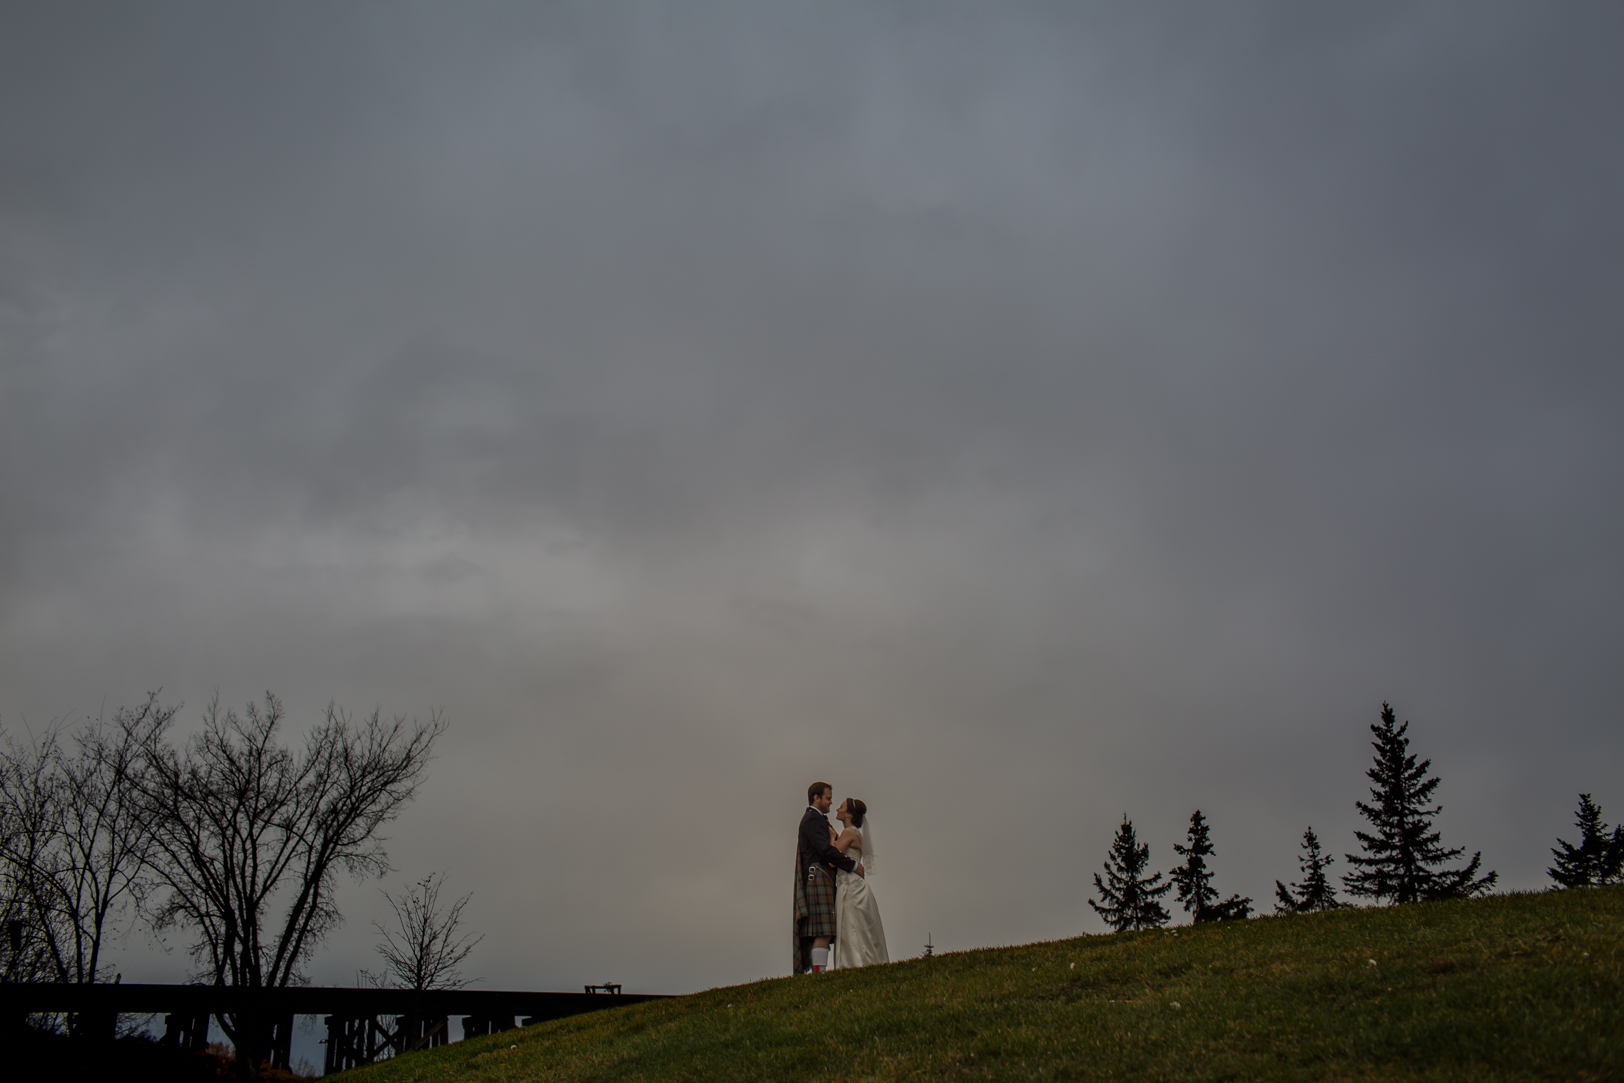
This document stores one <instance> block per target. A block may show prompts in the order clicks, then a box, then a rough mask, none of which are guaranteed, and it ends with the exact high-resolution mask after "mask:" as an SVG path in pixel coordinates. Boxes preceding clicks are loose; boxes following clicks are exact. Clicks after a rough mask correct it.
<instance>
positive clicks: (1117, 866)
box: [1088, 813, 1173, 933]
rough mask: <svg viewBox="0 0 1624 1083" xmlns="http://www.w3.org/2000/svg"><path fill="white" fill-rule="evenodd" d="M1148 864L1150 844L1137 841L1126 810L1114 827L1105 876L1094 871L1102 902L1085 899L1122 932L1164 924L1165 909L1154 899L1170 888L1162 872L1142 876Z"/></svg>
mask: <svg viewBox="0 0 1624 1083" xmlns="http://www.w3.org/2000/svg"><path fill="white" fill-rule="evenodd" d="M1149 865H1150V846H1149V845H1144V846H1141V845H1139V840H1138V838H1137V837H1136V836H1135V835H1134V832H1133V823H1132V822H1131V821H1129V819H1128V814H1127V813H1123V814H1122V826H1121V827H1119V828H1117V833H1116V838H1115V839H1114V840H1113V841H1112V843H1111V852H1110V854H1109V855H1108V856H1107V857H1106V860H1105V880H1104V881H1103V882H1102V881H1101V880H1100V874H1099V873H1095V874H1094V888H1095V890H1097V891H1098V892H1099V893H1100V899H1101V902H1103V904H1104V905H1101V903H1097V902H1095V901H1094V900H1093V899H1089V900H1088V905H1089V906H1092V907H1093V908H1094V910H1095V912H1097V913H1098V914H1099V915H1100V917H1102V918H1104V919H1105V920H1106V922H1107V923H1108V924H1109V925H1110V926H1111V928H1113V929H1115V930H1116V931H1117V932H1119V933H1120V932H1121V931H1122V930H1124V929H1159V928H1161V927H1162V926H1163V925H1166V924H1167V911H1166V910H1164V909H1162V904H1161V903H1159V902H1157V901H1156V900H1157V899H1159V898H1161V897H1162V896H1163V895H1166V894H1167V893H1168V892H1169V891H1171V890H1172V889H1173V885H1172V884H1164V883H1162V874H1161V873H1159V872H1158V873H1156V874H1155V875H1153V876H1145V875H1144V872H1145V869H1146V868H1147V867H1148V866H1149Z"/></svg>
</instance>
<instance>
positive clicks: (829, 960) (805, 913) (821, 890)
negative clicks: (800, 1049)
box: [794, 782, 891, 974]
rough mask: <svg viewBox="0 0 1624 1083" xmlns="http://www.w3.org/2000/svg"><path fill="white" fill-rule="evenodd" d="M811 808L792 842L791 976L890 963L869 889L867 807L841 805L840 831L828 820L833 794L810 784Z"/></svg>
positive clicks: (870, 837) (823, 786)
mask: <svg viewBox="0 0 1624 1083" xmlns="http://www.w3.org/2000/svg"><path fill="white" fill-rule="evenodd" d="M806 802H807V808H806V812H805V813H804V814H802V816H801V829H800V831H799V832H798V833H797V835H796V840H795V963H794V972H795V973H797V974H805V973H808V972H810V973H817V972H819V971H823V970H832V969H837V968H846V967H854V966H871V965H873V964H875V963H888V962H890V961H891V957H890V956H889V955H887V954H886V951H885V928H884V926H882V925H881V924H880V904H879V902H878V901H877V900H876V899H875V898H874V893H873V892H872V891H871V890H869V886H868V873H869V872H870V871H872V870H873V868H874V829H873V827H872V826H871V825H870V823H869V819H868V806H867V805H865V804H864V803H863V802H861V801H859V800H858V799H857V798H855V797H848V798H846V799H845V800H844V801H842V802H841V803H840V808H838V809H836V810H835V819H837V820H839V821H840V824H841V829H840V830H838V831H837V830H835V827H834V825H833V824H831V823H830V822H829V818H828V817H829V808H830V806H831V805H833V804H834V787H832V786H830V785H829V784H828V783H827V782H814V783H812V785H811V786H808V787H807V790H806ZM831 943H832V944H834V948H833V949H832V950H831V949H830V947H829V945H830V944H831Z"/></svg>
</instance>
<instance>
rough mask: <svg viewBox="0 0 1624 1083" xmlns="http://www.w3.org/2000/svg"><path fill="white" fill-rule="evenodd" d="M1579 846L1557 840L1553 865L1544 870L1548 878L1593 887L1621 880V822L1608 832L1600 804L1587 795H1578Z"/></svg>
mask: <svg viewBox="0 0 1624 1083" xmlns="http://www.w3.org/2000/svg"><path fill="white" fill-rule="evenodd" d="M1577 823H1578V825H1579V845H1577V846H1573V845H1571V844H1569V843H1566V842H1563V841H1562V840H1561V839H1557V840H1556V848H1554V849H1552V850H1551V853H1553V854H1555V855H1556V865H1555V867H1553V868H1550V869H1547V870H1546V871H1547V872H1549V873H1550V875H1551V879H1552V880H1555V881H1556V882H1557V883H1559V884H1561V885H1562V886H1563V887H1592V886H1600V885H1602V884H1617V883H1620V882H1624V877H1621V875H1620V874H1621V872H1624V869H1621V866H1624V824H1620V825H1619V826H1618V827H1615V828H1613V830H1612V832H1611V833H1609V832H1608V830H1607V825H1606V824H1605V823H1603V822H1602V818H1601V806H1599V805H1597V804H1596V803H1595V802H1594V801H1592V800H1590V795H1589V794H1587V793H1582V794H1580V795H1579V815H1578V819H1577Z"/></svg>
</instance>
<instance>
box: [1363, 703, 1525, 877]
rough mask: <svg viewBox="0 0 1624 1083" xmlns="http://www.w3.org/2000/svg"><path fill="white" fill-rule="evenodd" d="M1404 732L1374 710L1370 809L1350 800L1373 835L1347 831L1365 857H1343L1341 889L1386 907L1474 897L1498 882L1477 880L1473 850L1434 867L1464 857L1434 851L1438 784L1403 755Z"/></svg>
mask: <svg viewBox="0 0 1624 1083" xmlns="http://www.w3.org/2000/svg"><path fill="white" fill-rule="evenodd" d="M1409 728H1410V724H1409V723H1408V722H1405V723H1404V724H1403V725H1402V726H1401V725H1399V724H1398V719H1397V717H1396V716H1395V715H1394V713H1393V708H1392V707H1391V706H1389V705H1388V704H1386V703H1383V704H1382V714H1381V722H1380V724H1372V725H1371V727H1370V732H1371V733H1373V734H1375V735H1376V739H1375V740H1374V741H1372V742H1371V747H1372V748H1374V749H1375V750H1376V756H1375V760H1376V762H1375V764H1374V766H1372V767H1371V768H1370V769H1369V770H1368V771H1366V772H1365V774H1366V776H1368V777H1369V779H1370V781H1371V787H1370V796H1371V797H1372V798H1373V803H1371V804H1368V805H1367V804H1365V803H1364V802H1363V801H1356V802H1354V807H1356V808H1357V809H1358V810H1359V813H1360V814H1361V815H1362V816H1364V818H1365V819H1367V820H1369V821H1370V825H1371V827H1372V829H1373V830H1372V831H1371V832H1368V833H1367V832H1364V831H1355V832H1354V835H1355V836H1356V837H1357V838H1358V839H1359V843H1360V845H1361V846H1362V847H1363V848H1364V852H1365V856H1364V857H1355V856H1353V855H1352V854H1347V855H1346V857H1347V859H1348V864H1350V865H1352V866H1353V868H1354V871H1353V872H1349V873H1346V874H1344V875H1343V877H1342V883H1343V886H1345V887H1346V888H1347V889H1348V893H1349V894H1350V895H1361V896H1364V897H1366V898H1375V899H1385V900H1387V901H1388V902H1391V903H1410V902H1417V901H1420V900H1423V899H1455V898H1465V897H1467V896H1470V895H1480V894H1482V893H1483V892H1485V891H1487V890H1488V889H1489V888H1491V887H1493V886H1494V883H1495V881H1496V880H1498V879H1499V874H1498V873H1495V872H1489V873H1486V874H1485V875H1483V876H1479V875H1478V868H1479V866H1481V865H1482V863H1483V854H1482V852H1481V851H1479V852H1478V853H1475V854H1473V855H1472V860H1471V861H1470V862H1468V863H1467V864H1466V866H1465V867H1464V868H1459V869H1439V868H1437V866H1439V865H1442V864H1443V863H1444V862H1446V861H1453V860H1455V859H1456V858H1458V857H1460V856H1461V855H1462V854H1464V853H1465V852H1466V851H1465V849H1464V848H1463V847H1457V848H1455V849H1452V850H1446V849H1444V848H1443V847H1442V846H1440V845H1439V838H1440V835H1439V833H1438V832H1436V831H1434V830H1433V829H1432V818H1433V817H1434V816H1436V815H1437V814H1438V813H1439V812H1441V811H1442V806H1440V805H1433V804H1432V803H1431V802H1432V795H1433V792H1434V791H1435V790H1437V788H1438V781H1439V780H1438V778H1437V777H1436V776H1434V777H1431V778H1429V777H1427V772H1428V771H1429V770H1431V769H1432V761H1431V760H1423V761H1421V762H1420V763H1416V760H1415V757H1414V756H1413V755H1410V753H1409V749H1410V739H1409V737H1407V736H1406V732H1407V731H1408V730H1409Z"/></svg>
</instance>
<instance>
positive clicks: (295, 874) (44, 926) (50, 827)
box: [0, 693, 445, 1074]
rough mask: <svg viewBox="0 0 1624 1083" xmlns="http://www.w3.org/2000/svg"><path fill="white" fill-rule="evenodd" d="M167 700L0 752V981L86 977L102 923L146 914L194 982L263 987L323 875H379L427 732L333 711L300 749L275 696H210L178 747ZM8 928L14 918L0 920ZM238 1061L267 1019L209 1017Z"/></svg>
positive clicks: (329, 899)
mask: <svg viewBox="0 0 1624 1083" xmlns="http://www.w3.org/2000/svg"><path fill="white" fill-rule="evenodd" d="M178 710H179V708H178V706H177V707H165V706H162V705H161V704H159V702H158V698H157V696H156V695H153V696H149V697H148V700H147V702H146V704H145V705H144V706H142V707H141V708H138V709H133V710H126V709H121V710H120V711H119V712H118V713H117V714H115V715H114V717H113V720H112V722H111V724H108V725H103V724H101V723H96V724H93V725H91V726H89V727H87V728H86V729H85V731H84V732H82V733H80V734H79V735H78V736H77V737H75V738H74V750H73V751H72V752H70V751H69V750H68V749H67V748H66V747H65V744H64V741H63V739H62V736H61V734H60V733H59V732H56V731H53V732H51V733H49V734H47V736H46V737H45V738H44V739H42V740H40V741H38V742H35V743H33V744H32V745H23V744H20V743H18V742H15V741H12V742H9V743H8V744H7V745H6V747H5V748H4V750H3V751H0V877H3V879H0V892H3V895H0V903H3V905H4V908H5V911H6V919H7V921H8V932H9V933H11V934H12V935H11V939H12V942H13V945H14V946H15V948H16V950H12V951H10V952H9V958H8V965H7V970H6V973H5V978H6V980H12V981H18V980H22V981H39V980H44V981H66V982H81V983H83V982H97V981H105V980H108V979H109V978H110V977H112V975H110V974H109V973H107V968H106V966H105V965H104V964H103V962H102V956H101V953H102V949H103V947H104V945H105V944H106V943H107V942H108V938H109V936H110V935H111V933H112V929H113V926H114V925H116V924H118V923H120V922H128V921H129V920H133V918H134V917H136V916H137V915H139V916H142V917H144V918H146V920H148V921H149V922H150V924H151V926H152V928H153V929H154V930H156V931H158V932H160V933H161V932H164V931H167V930H172V929H175V930H184V931H185V932H188V933H190V934H191V935H192V938H193V939H192V943H191V946H190V950H191V954H192V958H193V960H194V962H195V963H196V965H197V969H196V971H195V972H194V979H195V980H197V981H200V982H204V983H208V984H213V985H229V986H236V987H243V988H251V989H258V988H273V987H281V986H287V985H292V984H298V983H300V982H302V981H303V980H305V979H304V975H303V973H302V972H301V967H302V965H303V964H304V963H305V962H306V961H307V960H308V959H309V958H310V956H311V954H312V952H313V951H314V950H315V948H316V947H317V945H318V944H319V943H320V942H321V941H322V939H323V938H324V937H325V936H326V935H327V934H328V933H329V932H330V931H331V930H332V929H333V927H334V926H335V925H336V924H337V923H338V921H339V920H340V915H339V912H338V909H337V907H336V905H335V904H334V899H333V893H334V889H335V886H336V880H337V877H338V875H339V874H340V873H345V874H348V875H351V876H354V877H357V878H364V877H367V876H379V875H382V874H383V873H384V872H385V871H387V869H388V864H387V858H386V855H385V852H384V848H383V843H384V838H383V834H382V831H383V829H384V828H385V827H386V826H387V825H388V824H389V823H390V822H391V821H392V820H393V819H394V818H395V817H396V816H397V815H399V813H400V811H401V809H402V808H403V807H404V806H405V804H406V803H407V802H409V801H410V800H411V799H412V798H413V796H414V795H415V794H416V790H417V786H418V783H419V782H420V781H421V780H422V777H423V774H424V772H425V770H426V769H427V766H428V762H429V758H430V756H431V754H432V752H433V748H434V744H435V742H436V740H437V739H438V738H439V736H440V734H441V733H443V732H444V728H445V726H444V722H443V720H442V718H441V717H440V716H439V715H438V714H435V715H434V716H432V717H431V718H430V720H429V721H428V722H427V723H419V722H415V721H410V722H409V721H407V720H406V719H405V718H401V717H397V718H394V719H392V720H391V719H385V718H383V717H382V715H381V713H379V712H374V713H373V714H372V715H371V716H370V717H368V718H364V719H361V720H359V721H357V720H356V719H354V718H352V717H351V716H350V715H348V714H346V713H344V712H343V711H341V710H339V709H338V708H337V707H336V706H330V707H329V708H328V709H327V714H326V717H325V719H324V720H323V721H322V722H321V723H319V724H318V725H316V726H315V727H314V728H313V729H311V730H310V731H309V732H308V733H307V734H306V735H305V737H304V740H303V742H302V743H301V744H299V745H298V746H296V747H291V748H290V747H288V746H287V745H286V744H284V743H283V741H282V736H281V730H282V724H283V721H284V710H283V706H282V703H281V701H280V700H279V699H277V698H276V696H274V695H272V694H270V693H266V695H265V699H264V702H263V705H259V704H252V703H251V704H249V705H248V706H247V708H246V709H245V711H244V713H243V714H241V715H238V714H237V713H236V712H234V711H231V710H226V711H224V712H223V713H222V712H221V710H220V707H219V704H218V703H217V702H214V703H210V704H209V706H208V708H207V710H205V712H204V716H203V727H202V729H201V731H200V732H198V733H197V734H195V735H193V736H192V737H191V738H189V739H188V740H186V741H184V742H181V743H179V744H178V745H177V744H176V743H174V742H172V741H171V740H170V739H169V730H170V728H171V726H172V724H173V722H174V719H175V715H176V714H177V712H178ZM13 923H14V924H13ZM220 1025H221V1028H222V1029H223V1030H224V1031H225V1033H226V1035H227V1037H228V1038H230V1039H231V1041H232V1044H233V1045H235V1046H236V1048H237V1052H238V1057H237V1063H238V1066H239V1069H240V1070H241V1071H243V1072H244V1073H246V1074H254V1073H257V1070H258V1067H259V1063H260V1060H261V1057H262V1056H263V1053H264V1051H265V1049H266V1048H268V1041H269V1025H268V1020H266V1019H262V1018H259V1017H257V1016H253V1015H247V1016H242V1017H238V1016H230V1015H227V1016H223V1017H221V1018H220Z"/></svg>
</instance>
